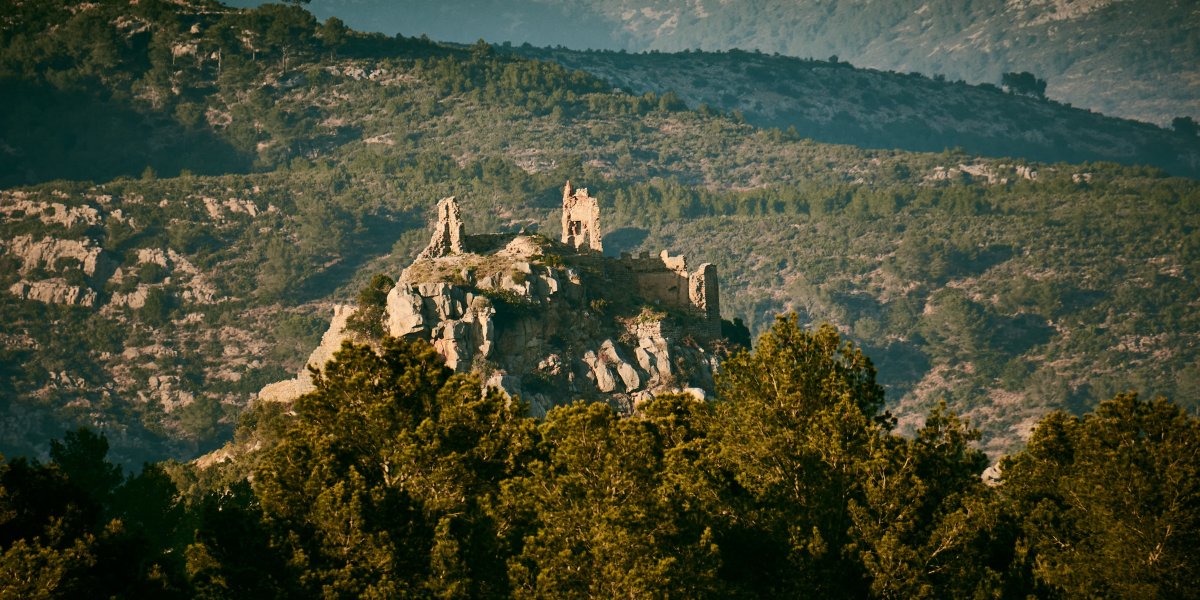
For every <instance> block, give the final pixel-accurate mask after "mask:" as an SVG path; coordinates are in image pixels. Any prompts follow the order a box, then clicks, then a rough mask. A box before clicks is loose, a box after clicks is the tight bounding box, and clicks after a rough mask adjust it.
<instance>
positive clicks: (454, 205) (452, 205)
mask: <svg viewBox="0 0 1200 600" xmlns="http://www.w3.org/2000/svg"><path fill="white" fill-rule="evenodd" d="M464 237H466V235H465V234H464V233H463V222H462V213H460V212H459V210H458V202H457V201H456V200H455V199H454V196H450V197H449V198H442V199H441V200H439V201H438V205H437V225H436V226H435V228H434V230H433V239H431V240H429V246H427V247H426V248H425V250H424V251H422V252H421V255H420V256H418V257H417V258H440V257H443V256H448V255H450V254H461V253H462V251H463V245H462V242H463V238H464Z"/></svg>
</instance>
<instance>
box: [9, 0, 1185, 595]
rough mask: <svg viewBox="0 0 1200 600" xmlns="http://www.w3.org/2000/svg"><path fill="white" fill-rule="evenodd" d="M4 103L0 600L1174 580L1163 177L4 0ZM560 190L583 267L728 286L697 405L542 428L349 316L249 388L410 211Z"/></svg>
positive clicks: (1060, 586)
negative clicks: (578, 218)
mask: <svg viewBox="0 0 1200 600" xmlns="http://www.w3.org/2000/svg"><path fill="white" fill-rule="evenodd" d="M1025 83H1028V81H1025ZM1018 85H1019V84H1018ZM1033 85H1034V90H1033V91H1034V92H1036V91H1037V87H1038V84H1037V76H1035V78H1034V82H1033ZM1022 90H1025V88H1022ZM0 94H2V95H3V97H5V98H14V100H13V101H11V102H4V103H3V104H0V153H3V156H4V159H3V160H0V186H2V187H4V188H5V189H3V190H0V451H2V452H3V453H4V458H3V459H2V460H0V596H12V597H17V598H52V597H80V596H99V597H181V598H196V597H201V598H226V597H229V598H248V597H249V598H269V597H287V598H295V597H300V598H307V597H324V598H328V597H389V598H390V597H523V598H524V597H595V596H602V597H616V596H627V597H645V596H664V597H666V596H671V597H674V596H678V597H688V598H694V597H721V598H724V597H730V596H735V597H792V596H797V595H809V594H811V595H818V596H822V597H836V598H841V597H856V598H857V597H864V596H869V597H906V598H907V597H965V596H972V597H975V596H978V597H1005V598H1008V597H1013V598H1024V597H1031V596H1032V597H1059V596H1062V597H1146V598H1151V597H1172V598H1189V597H1193V596H1195V595H1196V594H1197V592H1196V590H1197V589H1200V586H1198V585H1197V583H1198V581H1197V580H1198V578H1200V558H1198V556H1197V554H1196V552H1195V551H1194V549H1195V548H1196V547H1197V544H1198V543H1200V540H1198V539H1197V538H1198V536H1200V529H1198V527H1197V523H1200V476H1198V475H1200V450H1198V449H1200V420H1198V419H1197V417H1196V413H1197V410H1198V406H1197V402H1198V400H1200V393H1198V392H1200V389H1198V387H1197V382H1198V381H1200V343H1197V342H1198V339H1200V303H1197V301H1196V298H1200V289H1198V284H1197V281H1196V274H1197V273H1200V227H1198V225H1200V183H1198V182H1197V181H1196V180H1194V179H1186V178H1181V177H1172V176H1169V175H1168V174H1167V173H1165V172H1163V171H1162V170H1159V169H1157V168H1154V167H1147V166H1121V165H1117V164H1113V163H1081V164H1068V163H1039V162H1031V161H1028V160H1009V159H994V158H981V157H979V156H975V155H971V154H967V153H965V152H962V151H954V150H947V151H943V152H939V153H917V152H908V151H898V150H864V149H860V148H855V147H851V146H840V145H832V144H826V143H818V142H815V141H813V140H812V139H808V138H804V137H802V136H801V135H799V134H798V133H797V132H795V131H789V130H785V129H779V128H768V127H757V126H755V125H753V124H748V123H746V122H745V119H742V118H739V117H738V116H737V115H733V114H726V113H723V112H721V111H719V110H713V109H707V110H706V109H696V110H692V109H689V108H688V107H687V106H686V104H685V103H684V102H683V101H682V100H681V98H680V95H679V94H676V93H669V92H666V93H661V94H660V93H656V92H645V93H641V94H632V93H628V92H627V91H622V90H620V89H616V88H614V87H613V86H612V85H611V84H609V83H607V82H606V81H604V80H602V79H599V78H596V77H595V76H593V75H589V74H587V73H584V72H581V71H572V70H569V69H567V68H565V67H563V66H562V65H560V64H557V63H554V62H546V61H540V60H532V59H528V58H525V57H521V56H516V55H513V54H512V53H511V52H505V51H501V49H499V48H494V47H492V46H489V45H487V44H486V43H479V44H476V45H474V46H470V47H458V46H452V45H443V44H439V43H435V42H431V41H429V40H425V39H419V38H409V37H392V36H385V35H379V34H363V33H358V32H355V31H352V30H350V29H348V28H347V27H346V26H345V25H344V24H343V23H341V21H339V20H337V19H328V20H325V21H324V22H318V21H317V20H316V19H315V18H314V17H313V16H312V15H310V14H309V13H307V12H305V11H304V10H302V9H301V8H299V7H296V6H283V5H271V6H265V7H262V8H259V9H256V10H251V11H241V10H234V9H230V8H228V7H225V6H223V5H220V4H217V3H214V2H209V1H207V0H173V1H166V0H138V1H137V2H131V1H129V0H101V1H98V2H90V3H81V4H72V5H64V4H63V3H61V2H57V1H56V0H24V1H23V2H20V3H15V2H9V3H4V4H0ZM1183 123H1184V128H1186V127H1187V124H1186V122H1183ZM1193 125H1194V124H1193ZM565 179H571V180H572V182H574V183H575V184H576V185H580V186H588V187H590V188H591V190H592V191H593V193H594V194H595V196H596V197H597V198H599V201H600V205H601V209H602V215H603V220H602V224H603V225H602V226H603V228H604V234H605V237H604V243H605V249H606V250H607V251H609V252H612V253H619V252H622V251H641V250H650V251H654V252H657V251H659V250H661V249H663V248H667V249H670V250H671V251H672V253H673V254H679V253H684V254H686V255H687V256H688V257H689V260H695V261H697V263H702V262H712V263H715V264H716V265H717V267H718V271H719V273H720V274H721V291H722V295H721V305H722V310H723V312H724V316H725V317H727V318H733V317H740V318H743V319H744V320H745V322H746V323H747V324H748V325H749V326H750V327H751V328H752V329H753V330H754V331H755V333H756V334H761V335H760V336H758V339H757V341H756V343H755V344H754V346H753V350H752V351H746V352H736V353H734V354H733V355H732V357H731V358H729V359H728V360H727V361H726V362H725V363H724V365H723V367H722V368H721V369H720V370H719V372H718V373H716V375H715V390H714V391H715V393H714V395H713V397H712V398H710V399H707V400H705V401H700V400H698V399H697V398H695V397H693V396H678V395H663V396H660V397H657V398H654V399H652V400H649V401H646V402H644V403H642V404H641V405H639V406H638V407H637V410H635V411H634V412H633V414H631V415H618V414H617V413H616V412H615V411H614V410H613V409H612V408H611V407H609V406H608V405H606V404H602V403H583V402H576V403H573V404H572V403H570V401H571V399H570V398H563V399H561V400H562V402H561V403H563V404H568V405H567V406H560V407H557V408H553V409H551V410H549V411H548V412H547V414H546V415H545V416H544V418H538V419H535V418H531V417H529V416H528V413H527V411H526V410H525V408H526V407H525V406H523V405H522V404H521V403H520V400H519V399H517V400H516V401H513V400H511V399H508V398H505V397H503V396H501V395H499V394H497V393H486V394H481V382H480V379H479V376H478V374H477V373H459V374H455V373H453V372H452V371H451V370H450V369H448V368H446V366H445V364H444V362H443V361H442V359H441V358H440V357H439V356H438V355H437V353H436V352H435V351H434V349H433V348H431V347H430V346H429V345H428V344H427V343H424V342H420V341H417V342H411V343H409V342H403V341H399V340H396V339H392V338H387V337H379V339H376V340H374V341H373V342H372V343H371V344H357V345H356V344H354V343H349V344H346V345H344V346H343V347H342V349H341V351H340V352H338V353H337V354H336V355H335V357H334V358H335V359H334V360H333V361H332V362H330V363H329V364H328V365H326V368H325V370H324V371H323V372H322V373H319V374H316V375H314V387H315V389H314V391H313V392H311V393H309V394H306V395H303V396H301V397H300V398H298V399H296V400H295V401H294V402H288V403H282V402H259V401H255V393H256V391H257V390H259V389H260V388H261V387H262V386H263V384H265V383H268V382H272V381H277V380H280V379H283V378H286V377H288V376H289V375H290V374H292V373H295V372H297V371H298V370H299V369H301V368H302V367H303V365H302V364H300V363H301V361H303V360H304V357H305V356H306V355H307V354H308V351H309V349H310V348H312V346H313V345H314V344H315V342H316V339H317V338H318V337H319V336H320V332H321V331H322V330H323V329H324V328H325V325H326V323H327V322H328V319H329V313H330V312H331V310H330V309H331V305H332V304H333V303H335V302H336V303H341V302H346V301H349V300H351V299H353V298H355V297H358V298H360V299H362V300H361V302H362V303H364V304H373V305H376V306H377V305H378V304H379V301H380V300H379V296H380V295H381V294H380V292H381V290H383V289H385V288H386V287H387V285H388V283H389V282H390V281H391V280H390V279H389V278H388V276H387V275H388V274H393V275H394V274H398V273H399V272H400V270H401V268H402V267H404V266H405V265H408V264H410V262H411V258H412V257H413V256H414V255H415V254H416V253H417V251H418V250H419V249H420V248H422V247H423V246H424V245H425V243H426V242H427V240H428V239H429V235H428V232H427V231H426V230H425V224H426V223H427V222H428V219H427V215H428V213H429V212H430V211H431V209H432V208H433V203H434V201H435V200H436V199H438V198H443V197H446V196H451V195H455V196H457V197H458V198H459V202H460V203H461V205H462V207H463V209H464V210H463V214H464V215H465V216H466V218H467V220H468V222H467V223H466V227H467V228H468V229H470V230H474V231H506V230H507V231H519V230H526V231H529V230H533V229H536V228H540V229H541V230H542V231H553V230H555V228H556V227H557V226H558V225H559V222H558V218H559V213H558V210H557V209H558V208H560V206H561V205H560V202H561V186H562V184H563V181H564V180H565ZM380 274H383V276H380ZM614 292H615V291H614ZM787 312H794V313H795V314H791V315H789V316H785V317H782V318H776V315H777V314H779V313H787ZM822 323H826V324H822ZM366 325H369V323H367V324H366ZM379 333H380V332H379V331H374V332H370V336H371V337H378V336H379ZM1129 391H1137V392H1139V395H1133V394H1128V393H1126V392H1129ZM1160 395H1162V396H1168V397H1170V398H1173V399H1174V403H1173V402H1172V401H1170V400H1167V399H1164V398H1156V399H1153V400H1148V398H1155V397H1156V396H1160ZM554 404H560V402H555V403H554ZM80 426H82V427H83V428H79V427H80ZM976 428H978V429H976ZM64 430H67V433H66V434H65V435H64V434H63V432H64ZM47 440H54V441H52V442H50V443H49V445H47V443H46V441H47ZM201 455H203V456H202V458H200V459H198V460H192V459H194V458H196V457H198V456H201ZM989 463H993V464H994V465H995V466H997V467H998V469H997V470H994V471H991V472H990V473H991V476H989V477H988V478H987V479H984V478H983V477H981V475H982V474H983V473H984V471H985V467H987V466H988V465H989ZM131 467H133V468H131ZM138 467H140V468H138Z"/></svg>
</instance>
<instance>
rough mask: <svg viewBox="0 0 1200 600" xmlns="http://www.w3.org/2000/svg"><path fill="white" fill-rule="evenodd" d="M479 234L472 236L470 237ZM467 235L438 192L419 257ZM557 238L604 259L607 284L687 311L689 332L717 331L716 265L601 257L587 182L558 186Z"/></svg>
mask: <svg viewBox="0 0 1200 600" xmlns="http://www.w3.org/2000/svg"><path fill="white" fill-rule="evenodd" d="M478 237H480V236H472V239H474V238H478ZM467 241H468V240H467V236H466V234H465V233H464V227H463V220H462V216H461V213H460V210H459V207H458V203H457V202H456V200H455V199H454V198H453V197H450V198H443V199H442V200H441V201H439V202H438V205H437V222H436V223H435V225H434V233H433V237H432V239H431V240H430V242H429V246H428V247H426V248H425V250H424V251H423V252H422V253H421V255H420V256H419V257H418V258H419V259H437V258H443V257H447V256H452V255H456V254H463V253H468V252H469V249H468V246H470V244H466V242H467ZM562 243H563V244H565V245H566V246H568V247H569V248H570V249H573V250H574V251H575V252H577V253H580V254H579V258H580V259H585V258H587V257H588V256H591V257H594V259H595V260H598V261H601V262H603V263H604V264H605V267H604V268H605V271H606V272H608V274H609V276H610V278H611V280H612V284H613V285H615V286H617V288H618V289H627V290H629V291H630V292H631V293H633V294H636V295H637V296H638V297H640V298H642V299H643V300H645V301H647V302H649V303H651V304H654V305H657V306H660V307H662V308H669V309H675V310H683V311H687V312H690V313H692V314H693V315H694V316H696V317H697V318H698V322H699V323H700V325H698V326H697V327H696V328H695V331H691V332H689V335H692V336H694V337H702V338H706V339H715V338H718V337H720V335H721V304H720V288H719V286H718V283H717V268H716V266H714V265H713V264H711V263H704V264H702V265H700V266H699V267H697V268H696V269H694V270H689V269H688V264H687V259H686V258H685V257H684V256H682V255H680V256H672V255H671V254H670V253H669V252H668V251H666V250H663V251H662V252H661V253H659V254H658V255H653V254H651V253H649V252H642V253H639V254H637V255H632V254H629V253H623V254H622V255H621V257H620V258H618V259H606V258H605V259H602V258H601V257H600V256H599V255H598V254H593V253H599V252H601V251H602V250H603V247H604V246H603V235H602V234H601V232H600V203H599V201H598V200H597V199H596V198H595V197H593V196H591V195H590V194H588V191H587V189H586V188H579V189H575V188H574V187H572V186H571V182H570V181H568V182H567V183H566V185H565V186H564V187H563V208H562ZM476 245H477V244H476ZM589 260H590V259H589Z"/></svg>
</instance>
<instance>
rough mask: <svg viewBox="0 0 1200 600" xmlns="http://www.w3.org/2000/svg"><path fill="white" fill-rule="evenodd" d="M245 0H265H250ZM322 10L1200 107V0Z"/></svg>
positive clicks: (664, 0)
mask: <svg viewBox="0 0 1200 600" xmlns="http://www.w3.org/2000/svg"><path fill="white" fill-rule="evenodd" d="M236 2H237V3H239V4H240V5H242V6H250V5H257V4H261V3H262V0H236ZM309 6H310V8H311V9H312V10H313V11H314V12H315V13H316V14H318V15H319V16H320V17H321V18H325V17H327V16H331V15H336V16H338V17H340V18H342V19H344V20H345V21H346V22H347V23H350V24H351V25H352V26H354V27H356V28H360V29H364V30H368V31H382V32H384V33H387V34H389V35H390V34H394V33H396V32H402V33H404V34H405V35H420V34H422V33H427V34H429V35H430V36H431V37H434V38H436V39H442V40H450V41H457V42H463V43H470V42H473V41H475V40H476V39H479V38H484V39H488V40H494V41H497V42H503V41H511V42H513V43H515V44H518V45H519V44H521V43H524V42H529V43H532V44H533V45H535V46H547V45H551V46H557V45H561V46H565V47H566V48H570V49H574V50H584V49H589V48H594V49H607V50H626V51H631V52H641V51H647V50H657V51H661V52H678V51H683V50H708V51H722V50H732V49H735V48H740V49H742V50H747V51H754V50H759V51H762V52H765V53H768V54H773V53H779V54H783V55H787V56H793V57H799V58H816V59H821V60H825V59H826V58H828V57H831V56H836V57H840V59H841V60H843V61H849V62H851V63H853V64H855V65H859V66H863V67H869V68H872V69H879V70H895V71H900V72H917V73H922V74H925V75H926V76H930V77H932V76H935V75H940V76H944V77H946V78H947V79H950V80H952V81H953V80H958V79H962V80H965V81H967V82H969V83H992V84H999V83H1000V80H1001V77H1002V76H1003V75H1004V74H1005V73H1021V72H1030V73H1034V74H1036V76H1037V77H1038V78H1041V79H1044V80H1045V81H1046V83H1047V87H1046V93H1047V95H1048V96H1049V97H1051V98H1054V99H1056V100H1060V101H1063V102H1069V103H1071V104H1073V105H1076V106H1080V107H1084V108H1088V109H1092V110H1096V111H1099V112H1102V113H1104V114H1108V115H1116V116H1120V117H1126V118H1132V119H1138V120H1141V121H1146V122H1150V123H1156V124H1159V125H1167V124H1169V123H1170V122H1171V120H1172V118H1174V117H1178V116H1190V117H1192V118H1200V78H1198V77H1197V71H1196V65H1198V64H1200V12H1198V11H1196V7H1195V3H1194V2H1189V1H1187V0H1137V1H1132V0H1019V1H1015V0H1007V1H1006V0H897V1H893V2H878V1H872V0H834V1H828V0H799V1H797V0H743V1H739V2H728V1H726V0H656V1H654V2H649V1H647V0H587V1H582V0H518V1H512V0H465V1H458V2H439V3H427V2H415V1H407V2H406V1H395V0H386V1H384V0H313V2H312V3H311V4H310V5H309Z"/></svg>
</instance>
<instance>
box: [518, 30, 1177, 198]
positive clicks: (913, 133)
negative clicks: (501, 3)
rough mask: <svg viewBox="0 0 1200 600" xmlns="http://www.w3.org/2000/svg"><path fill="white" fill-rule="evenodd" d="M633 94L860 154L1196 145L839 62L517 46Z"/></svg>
mask: <svg viewBox="0 0 1200 600" xmlns="http://www.w3.org/2000/svg"><path fill="white" fill-rule="evenodd" d="M514 51H516V52H518V53H519V54H521V55H523V56H528V57H532V58H538V59H541V60H550V61H554V62H557V63H560V64H562V65H564V66H566V67H568V68H571V69H582V70H584V71H587V72H588V73H591V74H593V75H596V76H598V77H600V78H602V79H605V80H607V81H609V82H611V83H613V84H614V85H616V86H617V87H619V88H622V89H626V90H631V91H633V92H635V93H644V92H647V91H652V92H655V93H658V94H666V93H674V94H676V95H678V96H679V97H680V98H682V99H683V100H684V101H685V102H687V104H688V105H689V106H691V107H693V108H698V107H708V108H710V109H715V110H722V111H737V114H739V115H742V116H744V117H745V119H746V121H747V122H749V123H752V124H754V125H759V126H767V127H778V128H781V129H787V128H789V127H791V128H795V130H796V132H798V133H799V134H800V135H802V136H804V137H810V138H812V139H815V140H818V141H822V142H831V143H839V144H854V145H856V146H860V147H866V148H900V149H904V150H916V151H940V150H943V149H945V148H961V149H963V150H965V151H967V152H970V153H972V154H982V155H985V156H995V157H1006V156H1007V157H1018V158H1021V159H1027V160H1038V161H1050V162H1056V161H1067V162H1083V161H1101V160H1103V161H1115V162H1121V163H1125V164H1149V165H1154V166H1158V167H1160V168H1163V169H1166V170H1167V171H1169V172H1171V173H1172V174H1176V175H1185V176H1190V177H1196V176H1200V137H1198V136H1197V135H1196V134H1195V132H1194V131H1184V132H1177V131H1173V130H1169V129H1161V128H1159V127H1157V126H1154V125H1148V124H1146V123H1141V122H1137V121H1130V120H1124V119H1116V118H1112V117H1106V116H1104V115H1100V114H1097V113H1094V112H1090V111H1086V110H1082V109H1077V108H1072V107H1070V106H1068V105H1063V104H1060V103H1058V102H1055V101H1052V100H1047V99H1045V98H1038V97H1036V96H1034V95H1024V94H1016V93H1011V92H1005V91H1002V90H1001V89H1000V88H998V87H996V86H994V85H990V84H985V85H979V86H976V85H968V84H966V83H965V82H963V81H961V80H960V81H957V82H948V81H946V80H945V78H944V77H941V76H938V77H934V78H932V79H930V78H927V77H923V76H921V75H918V74H901V73H896V72H884V71H875V70H871V69H861V68H856V67H854V66H851V65H850V64H848V63H845V62H829V61H825V60H801V59H796V58H790V57H786V56H779V55H774V56H773V55H768V54H762V53H757V52H753V53H752V52H742V51H736V50H734V51H729V52H678V53H659V52H651V53H642V54H627V53H624V52H579V51H572V50H566V49H563V48H557V49H552V48H531V47H520V48H516V49H515V50H514Z"/></svg>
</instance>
